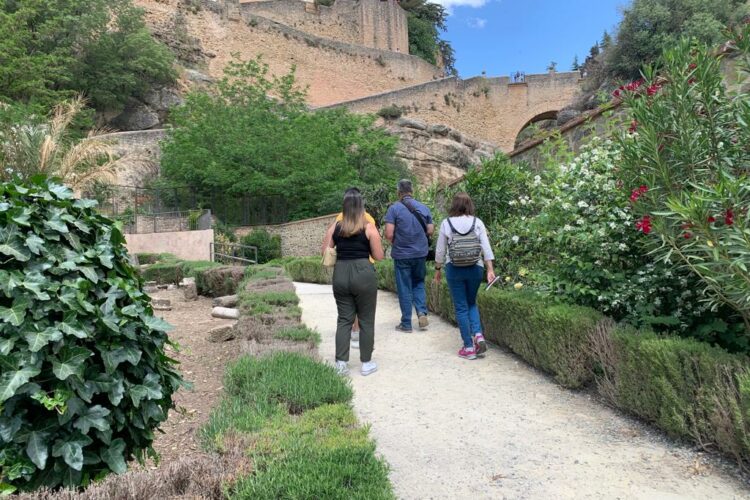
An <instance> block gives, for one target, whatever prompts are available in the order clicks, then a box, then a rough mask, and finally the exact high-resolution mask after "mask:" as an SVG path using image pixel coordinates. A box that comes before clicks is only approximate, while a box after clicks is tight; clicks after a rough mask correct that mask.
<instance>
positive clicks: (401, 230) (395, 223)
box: [385, 180, 435, 332]
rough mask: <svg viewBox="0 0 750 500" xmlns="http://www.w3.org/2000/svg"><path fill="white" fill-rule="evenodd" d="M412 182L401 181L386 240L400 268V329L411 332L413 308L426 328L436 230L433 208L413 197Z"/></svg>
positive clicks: (387, 223) (387, 221) (387, 220)
mask: <svg viewBox="0 0 750 500" xmlns="http://www.w3.org/2000/svg"><path fill="white" fill-rule="evenodd" d="M412 194H413V189H412V185H411V181H409V180H401V181H399V182H398V198H399V201H398V202H396V203H394V204H393V205H391V206H390V207H389V208H388V212H387V213H386V214H385V237H386V238H387V239H388V241H390V242H391V243H392V244H393V247H392V249H391V257H393V261H394V264H395V266H394V267H395V268H396V290H397V291H398V302H399V305H400V306H401V323H399V324H398V326H396V330H398V331H401V332H411V331H412V325H411V317H412V306H413V307H414V308H415V309H416V310H417V317H418V318H419V327H420V328H426V327H427V325H428V321H427V294H426V293H425V288H424V279H425V275H426V274H427V268H426V264H425V261H426V258H427V253H428V251H429V244H430V243H429V239H428V238H429V237H430V236H431V235H432V233H433V232H434V231H435V225H434V224H433V222H432V214H431V213H430V209H429V208H427V207H426V206H424V205H423V204H421V203H419V202H418V201H417V200H415V199H414V198H413V196H412Z"/></svg>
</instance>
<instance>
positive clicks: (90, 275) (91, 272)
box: [78, 267, 99, 283]
mask: <svg viewBox="0 0 750 500" xmlns="http://www.w3.org/2000/svg"><path fill="white" fill-rule="evenodd" d="M78 270H79V271H80V272H81V273H82V274H83V275H84V276H86V279H88V280H89V281H92V282H94V283H98V282H99V275H98V274H96V270H95V269H94V268H93V267H79V268H78Z"/></svg>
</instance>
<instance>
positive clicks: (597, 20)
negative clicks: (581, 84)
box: [433, 0, 630, 78]
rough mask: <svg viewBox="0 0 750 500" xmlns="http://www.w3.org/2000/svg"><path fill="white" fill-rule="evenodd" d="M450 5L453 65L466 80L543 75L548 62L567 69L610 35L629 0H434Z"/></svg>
mask: <svg viewBox="0 0 750 500" xmlns="http://www.w3.org/2000/svg"><path fill="white" fill-rule="evenodd" d="M433 1H435V2H436V3H440V4H442V5H445V6H446V7H448V9H449V11H450V12H451V15H450V17H449V18H448V31H447V32H446V33H445V34H444V35H443V36H444V38H446V39H447V40H449V41H450V42H451V43H452V44H453V48H454V49H455V51H456V58H457V60H458V62H457V64H456V67H457V68H458V71H459V73H460V75H461V76H462V77H464V78H466V77H471V76H476V75H479V74H481V72H482V71H486V72H487V75H488V76H506V75H508V74H510V73H511V72H516V71H525V72H526V73H543V72H545V71H546V68H547V66H548V65H549V63H550V61H556V62H557V63H558V66H557V68H558V71H567V70H569V69H570V66H571V64H572V62H573V56H575V55H576V54H578V58H579V60H581V62H583V60H584V59H585V58H586V55H587V54H588V52H589V49H590V48H591V46H592V45H593V44H594V42H596V41H597V40H600V39H601V36H602V33H603V32H604V30H607V31H609V32H610V33H611V32H612V31H613V30H614V28H615V27H616V26H617V23H618V22H619V20H620V18H621V8H622V7H623V6H627V5H628V4H629V3H630V2H629V1H628V0H556V1H554V0H433Z"/></svg>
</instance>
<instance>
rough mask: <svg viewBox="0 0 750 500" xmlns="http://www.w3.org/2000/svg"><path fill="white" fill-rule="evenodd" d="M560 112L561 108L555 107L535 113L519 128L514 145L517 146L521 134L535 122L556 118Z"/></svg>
mask: <svg viewBox="0 0 750 500" xmlns="http://www.w3.org/2000/svg"><path fill="white" fill-rule="evenodd" d="M559 112H560V110H559V109H557V108H554V109H548V110H546V111H542V112H540V113H536V114H534V115H533V116H532V117H531V118H530V119H528V120H526V122H525V123H524V124H523V125H522V126H521V127H520V128H518V129H517V131H516V134H515V136H514V141H513V142H514V145H515V146H518V145H519V136H520V135H521V133H522V132H523V131H524V130H526V129H527V128H529V127H530V126H531V125H533V124H534V123H538V122H542V121H546V120H556V119H557V115H558V113H559ZM522 142H523V141H522Z"/></svg>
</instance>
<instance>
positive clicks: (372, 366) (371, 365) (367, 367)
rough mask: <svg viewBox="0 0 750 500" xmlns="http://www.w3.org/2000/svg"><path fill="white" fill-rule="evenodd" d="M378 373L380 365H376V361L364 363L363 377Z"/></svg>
mask: <svg viewBox="0 0 750 500" xmlns="http://www.w3.org/2000/svg"><path fill="white" fill-rule="evenodd" d="M376 371H378V364H377V363H375V361H367V362H366V363H362V376H363V377H366V376H368V375H372V374H373V373H375V372H376Z"/></svg>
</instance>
